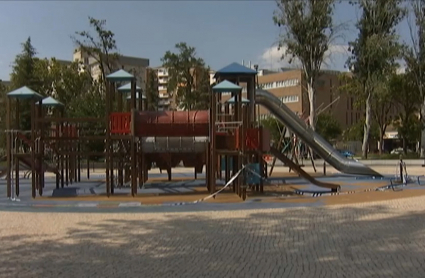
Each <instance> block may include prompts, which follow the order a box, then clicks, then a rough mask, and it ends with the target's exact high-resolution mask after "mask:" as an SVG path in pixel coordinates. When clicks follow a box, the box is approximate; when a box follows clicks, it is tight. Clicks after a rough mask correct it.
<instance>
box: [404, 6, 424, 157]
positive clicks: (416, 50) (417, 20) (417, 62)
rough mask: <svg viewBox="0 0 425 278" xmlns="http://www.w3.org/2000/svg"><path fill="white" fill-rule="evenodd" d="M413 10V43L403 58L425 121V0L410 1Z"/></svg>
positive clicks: (406, 49)
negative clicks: (418, 97) (419, 97)
mask: <svg viewBox="0 0 425 278" xmlns="http://www.w3.org/2000/svg"><path fill="white" fill-rule="evenodd" d="M410 4H411V8H412V11H413V13H412V14H413V17H414V18H413V19H414V26H413V24H411V22H408V23H409V29H410V37H411V43H410V44H409V45H406V46H405V48H404V52H403V58H404V61H405V63H406V66H407V68H406V72H407V73H408V74H409V75H410V76H412V77H413V78H412V81H413V83H414V84H415V86H416V88H417V90H418V91H419V95H420V96H421V100H420V102H421V103H422V104H421V109H420V119H421V120H422V122H424V116H425V83H424V80H425V13H424V10H425V0H412V1H410ZM420 142H421V148H420V151H421V157H424V156H425V132H424V131H422V140H421V141H420Z"/></svg>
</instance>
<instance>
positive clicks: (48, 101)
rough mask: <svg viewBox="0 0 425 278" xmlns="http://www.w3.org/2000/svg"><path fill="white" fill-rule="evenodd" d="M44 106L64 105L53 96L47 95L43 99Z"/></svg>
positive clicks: (38, 102)
mask: <svg viewBox="0 0 425 278" xmlns="http://www.w3.org/2000/svg"><path fill="white" fill-rule="evenodd" d="M36 104H37V105H39V104H40V101H37V103H36ZM41 105H42V106H64V105H63V103H62V102H60V101H58V100H56V99H54V98H52V97H46V98H43V100H41Z"/></svg>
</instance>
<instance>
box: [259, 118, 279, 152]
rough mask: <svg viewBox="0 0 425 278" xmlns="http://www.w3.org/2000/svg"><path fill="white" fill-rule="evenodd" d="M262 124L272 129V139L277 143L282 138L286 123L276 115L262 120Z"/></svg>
mask: <svg viewBox="0 0 425 278" xmlns="http://www.w3.org/2000/svg"><path fill="white" fill-rule="evenodd" d="M260 125H261V126H263V127H264V128H266V129H268V130H269V131H270V134H271V137H272V140H273V141H274V142H275V144H276V145H277V144H278V142H279V140H280V139H281V134H282V132H283V130H284V125H283V124H282V123H281V122H280V121H278V120H277V119H276V118H274V117H267V118H265V119H262V120H261V121H260Z"/></svg>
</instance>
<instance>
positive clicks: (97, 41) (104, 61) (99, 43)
mask: <svg viewBox="0 0 425 278" xmlns="http://www.w3.org/2000/svg"><path fill="white" fill-rule="evenodd" d="M89 23H90V26H91V27H92V28H93V29H94V30H95V33H96V35H95V36H93V35H91V33H90V32H89V31H81V32H75V34H76V35H77V36H78V37H79V39H78V38H76V37H72V40H73V41H74V43H75V44H76V45H77V47H78V48H79V49H80V50H81V52H82V53H84V54H86V55H87V56H88V57H90V58H92V59H94V60H95V61H96V63H97V64H98V65H99V69H100V73H101V83H104V82H106V76H107V75H108V74H109V73H111V72H113V71H114V70H117V68H116V63H117V61H118V53H116V51H117V44H116V41H115V34H114V33H113V32H112V31H110V30H107V29H106V27H105V25H106V20H99V19H95V18H93V17H89ZM104 84H106V83H104Z"/></svg>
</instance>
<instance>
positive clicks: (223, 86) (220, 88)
mask: <svg viewBox="0 0 425 278" xmlns="http://www.w3.org/2000/svg"><path fill="white" fill-rule="evenodd" d="M212 90H213V92H214V93H238V92H240V91H241V90H242V87H241V86H238V85H236V84H235V83H232V82H230V81H228V80H224V81H221V82H220V83H218V84H217V85H215V86H214V87H212Z"/></svg>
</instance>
